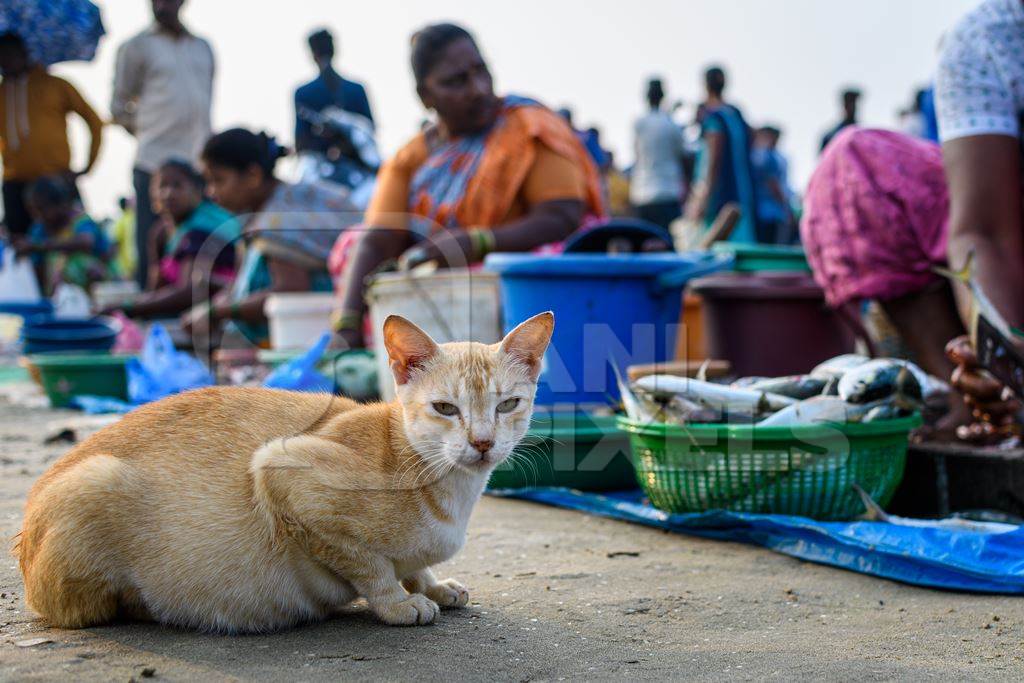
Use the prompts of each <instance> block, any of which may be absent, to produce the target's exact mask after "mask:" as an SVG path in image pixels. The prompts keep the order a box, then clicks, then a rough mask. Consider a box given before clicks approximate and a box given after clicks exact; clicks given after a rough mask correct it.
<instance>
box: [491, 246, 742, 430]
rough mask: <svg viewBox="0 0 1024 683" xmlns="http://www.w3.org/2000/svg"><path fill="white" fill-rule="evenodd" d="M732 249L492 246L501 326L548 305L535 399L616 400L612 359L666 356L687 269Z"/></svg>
mask: <svg viewBox="0 0 1024 683" xmlns="http://www.w3.org/2000/svg"><path fill="white" fill-rule="evenodd" d="M731 264H732V257H731V256H723V255H713V254H708V253H704V252H700V253H689V254H672V253H665V254H622V255H613V256H608V255H604V254H562V255H559V256H538V255H534V254H491V255H490V256H488V257H487V260H486V261H485V265H484V267H485V269H486V270H489V271H492V272H495V273H497V274H498V275H499V276H500V277H501V296H502V303H503V306H504V316H505V326H506V331H507V330H508V329H511V328H512V327H514V326H515V325H517V324H519V323H520V322H522V321H523V320H526V319H527V318H529V317H531V316H533V315H536V314H537V313H541V312H543V311H548V310H550V311H554V313H555V332H554V336H553V338H552V342H551V346H550V347H549V348H548V353H547V355H546V356H545V358H544V366H543V369H542V371H541V376H540V381H539V384H538V387H537V403H538V404H541V405H550V406H556V407H557V408H564V409H566V410H587V409H590V408H593V407H594V406H595V405H607V404H608V402H609V401H617V400H618V397H619V391H618V388H617V386H616V384H615V375H614V372H613V370H612V365H611V363H614V364H615V366H617V367H618V368H619V370H620V371H621V372H623V375H624V374H625V368H626V366H628V365H633V364H635V363H656V362H660V361H665V360H668V359H669V358H670V357H671V355H672V353H673V352H674V350H675V342H676V333H677V331H678V326H679V311H680V308H681V306H682V290H683V287H684V286H685V285H686V283H687V281H688V280H690V279H691V278H694V277H699V276H701V275H707V274H709V273H713V272H716V271H718V270H722V269H724V268H728V267H729V266H730V265H731Z"/></svg>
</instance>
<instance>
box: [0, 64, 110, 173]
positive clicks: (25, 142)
mask: <svg viewBox="0 0 1024 683" xmlns="http://www.w3.org/2000/svg"><path fill="white" fill-rule="evenodd" d="M71 112H75V113H76V114H78V115H79V116H81V117H82V118H83V119H85V122H86V123H87V124H88V125H89V132H90V133H91V135H92V146H91V147H90V148H89V166H92V163H93V162H94V161H96V157H97V156H98V155H99V152H100V143H101V140H102V136H103V121H102V120H101V119H100V117H99V116H97V114H96V112H95V111H93V109H92V107H90V106H89V104H88V103H87V102H86V101H85V100H84V99H83V98H82V96H81V95H79V94H78V91H77V90H75V87H74V86H73V85H71V84H70V83H68V82H67V81H65V80H64V79H63V78H58V77H57V76H54V75H52V74H49V73H47V72H46V70H45V69H43V68H42V67H34V68H32V69H30V70H29V71H28V73H26V74H24V75H22V76H18V77H15V78H4V79H3V80H2V81H0V153H2V154H3V160H4V180H22V181H28V180H34V179H36V178H41V177H43V176H48V175H54V174H57V173H62V172H64V171H67V170H68V169H69V168H70V167H71V147H70V145H69V144H68V128H67V115H68V114H69V113H71Z"/></svg>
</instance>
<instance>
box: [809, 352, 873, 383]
mask: <svg viewBox="0 0 1024 683" xmlns="http://www.w3.org/2000/svg"><path fill="white" fill-rule="evenodd" d="M869 360H871V359H870V358H868V357H867V356H861V355H860V354H856V353H844V354H843V355H841V356H836V357H835V358H829V359H828V360H826V361H823V362H821V363H818V365H816V366H815V367H814V369H813V370H811V375H812V376H813V377H820V378H822V379H825V380H828V379H832V378H833V377H834V378H836V379H839V378H840V377H842V376H843V375H844V374H846V372H847V371H849V370H852V369H853V368H855V367H857V366H858V365H863V364H864V363H867V362H868V361H869Z"/></svg>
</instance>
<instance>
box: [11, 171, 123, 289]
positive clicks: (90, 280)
mask: <svg viewBox="0 0 1024 683" xmlns="http://www.w3.org/2000/svg"><path fill="white" fill-rule="evenodd" d="M25 203H26V204H27V205H28V209H29V214H30V215H31V216H32V221H33V222H32V225H31V227H30V228H29V231H28V235H27V236H25V237H22V238H21V239H20V240H18V241H17V242H16V243H15V250H16V252H17V253H18V255H19V256H29V257H30V258H31V260H32V263H33V266H34V267H35V269H36V277H37V278H38V279H39V282H40V285H41V289H42V290H43V292H44V293H45V294H46V295H47V296H52V295H53V293H54V291H55V290H56V288H57V285H59V284H61V283H68V284H72V285H77V286H78V287H81V288H82V289H83V290H85V291H86V292H88V291H89V288H90V287H91V286H92V285H93V284H94V283H96V282H102V281H104V280H107V279H109V278H110V277H111V274H112V273H111V269H110V265H109V260H110V241H109V240H108V239H107V235H106V233H104V232H103V228H101V227H100V226H99V224H97V223H96V221H94V220H93V219H92V218H90V217H89V215H88V214H86V213H85V212H84V211H83V210H82V208H81V205H80V204H79V202H78V200H77V198H76V195H75V191H74V188H73V187H72V186H71V184H70V183H69V182H68V181H67V180H66V179H65V178H64V177H62V176H52V177H49V178H40V179H39V180H36V181H35V182H33V183H32V184H31V185H29V186H28V189H27V190H25Z"/></svg>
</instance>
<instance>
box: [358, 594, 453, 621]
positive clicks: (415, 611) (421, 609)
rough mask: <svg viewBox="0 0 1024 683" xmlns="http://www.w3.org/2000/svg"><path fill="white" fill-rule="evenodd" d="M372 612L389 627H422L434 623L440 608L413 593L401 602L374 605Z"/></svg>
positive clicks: (428, 599)
mask: <svg viewBox="0 0 1024 683" xmlns="http://www.w3.org/2000/svg"><path fill="white" fill-rule="evenodd" d="M373 611H374V612H375V613H376V614H377V616H378V617H380V619H381V621H383V622H384V623H385V624H389V625H391V626H424V625H426V624H432V623H434V619H437V615H438V614H439V613H440V611H441V608H440V607H438V606H437V603H436V602H434V601H433V600H431V599H430V598H428V597H427V596H425V595H421V594H419V593H413V594H412V595H410V596H409V597H408V598H406V599H405V600H402V601H401V602H393V603H390V604H387V605H376V606H374V608H373Z"/></svg>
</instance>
